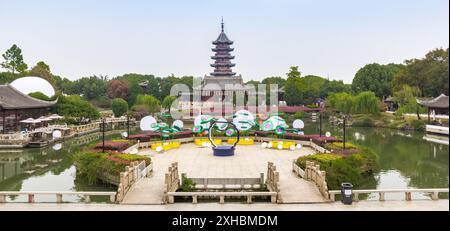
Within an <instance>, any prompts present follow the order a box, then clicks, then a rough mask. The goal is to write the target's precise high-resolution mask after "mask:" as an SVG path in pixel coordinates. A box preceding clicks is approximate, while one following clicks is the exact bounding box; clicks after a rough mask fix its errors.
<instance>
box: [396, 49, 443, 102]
mask: <svg viewBox="0 0 450 231" xmlns="http://www.w3.org/2000/svg"><path fill="white" fill-rule="evenodd" d="M448 52H449V49H448V48H447V49H446V50H444V49H435V50H432V51H430V52H429V53H427V54H426V56H425V58H423V59H410V60H407V61H405V64H406V68H405V69H404V70H402V71H401V72H399V73H398V74H397V75H396V76H395V78H394V81H393V88H394V91H400V90H402V88H403V85H409V86H411V87H417V88H419V90H420V92H421V95H422V96H426V97H437V96H439V95H440V94H446V95H448V94H449V88H448V82H449V72H448V70H449V59H448Z"/></svg>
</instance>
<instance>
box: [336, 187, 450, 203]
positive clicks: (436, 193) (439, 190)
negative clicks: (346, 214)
mask: <svg viewBox="0 0 450 231" xmlns="http://www.w3.org/2000/svg"><path fill="white" fill-rule="evenodd" d="M414 192H422V193H432V196H431V199H432V200H439V193H445V192H447V193H448V192H449V189H448V188H431V189H357V190H352V193H353V200H354V201H359V194H369V193H379V195H380V198H379V200H380V201H384V200H385V193H405V200H407V201H410V200H412V197H411V193H414ZM328 193H329V194H330V200H331V201H335V195H337V194H341V191H340V190H330V191H328Z"/></svg>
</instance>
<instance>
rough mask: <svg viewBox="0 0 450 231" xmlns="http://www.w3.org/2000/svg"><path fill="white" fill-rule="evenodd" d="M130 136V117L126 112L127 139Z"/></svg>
mask: <svg viewBox="0 0 450 231" xmlns="http://www.w3.org/2000/svg"><path fill="white" fill-rule="evenodd" d="M129 136H130V115H129V113H128V112H127V139H128V137H129Z"/></svg>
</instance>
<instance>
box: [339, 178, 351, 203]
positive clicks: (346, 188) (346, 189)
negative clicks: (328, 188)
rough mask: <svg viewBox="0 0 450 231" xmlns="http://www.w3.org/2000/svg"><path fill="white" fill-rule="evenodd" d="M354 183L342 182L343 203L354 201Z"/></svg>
mask: <svg viewBox="0 0 450 231" xmlns="http://www.w3.org/2000/svg"><path fill="white" fill-rule="evenodd" d="M352 189H353V185H352V184H350V183H342V184H341V196H342V199H341V201H342V203H343V204H344V205H351V204H352V201H353V192H352Z"/></svg>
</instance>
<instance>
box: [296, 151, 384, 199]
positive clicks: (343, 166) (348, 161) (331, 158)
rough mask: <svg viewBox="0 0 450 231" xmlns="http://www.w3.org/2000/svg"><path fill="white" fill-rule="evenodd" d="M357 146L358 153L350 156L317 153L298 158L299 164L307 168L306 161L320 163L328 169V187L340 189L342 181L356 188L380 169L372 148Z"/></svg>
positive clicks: (323, 168) (322, 167) (324, 168)
mask: <svg viewBox="0 0 450 231" xmlns="http://www.w3.org/2000/svg"><path fill="white" fill-rule="evenodd" d="M356 147H357V151H358V152H357V153H355V154H351V155H348V156H343V155H337V154H316V155H310V156H303V157H300V158H298V159H297V162H296V163H297V165H298V166H300V167H301V168H305V164H306V161H313V162H315V163H317V164H320V167H321V169H322V170H324V171H326V173H327V175H326V181H327V184H328V189H330V190H335V189H339V188H340V185H341V183H342V182H350V183H352V184H353V185H354V187H355V188H358V186H360V185H361V184H363V183H364V182H365V181H366V180H367V178H369V177H372V178H373V172H374V171H376V170H377V169H378V164H377V158H376V155H375V154H374V153H373V151H372V150H370V149H368V148H364V147H359V146H356Z"/></svg>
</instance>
